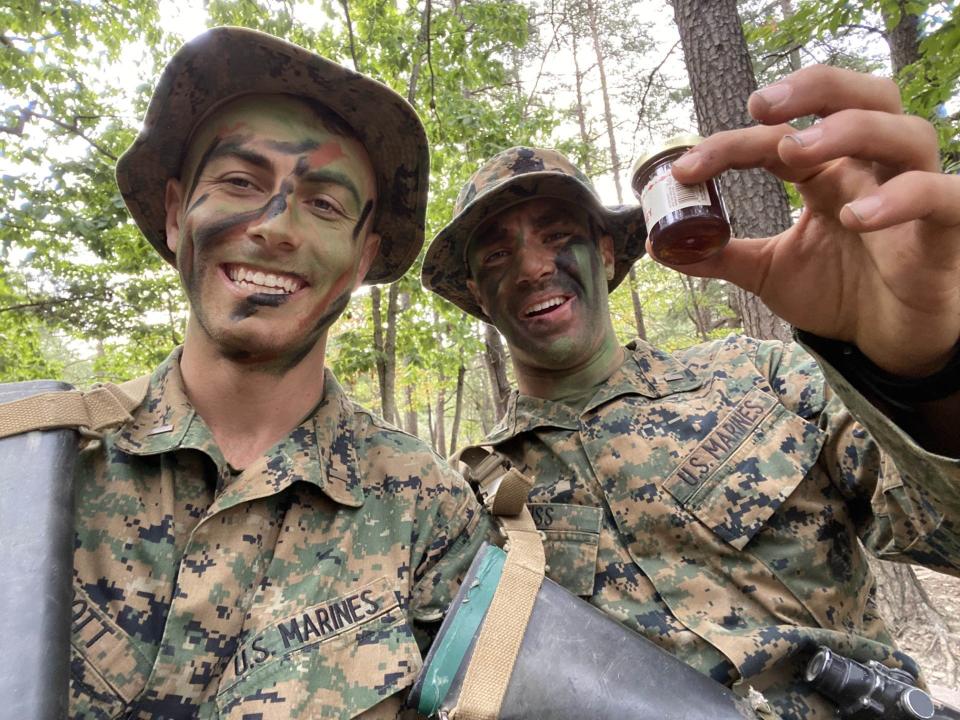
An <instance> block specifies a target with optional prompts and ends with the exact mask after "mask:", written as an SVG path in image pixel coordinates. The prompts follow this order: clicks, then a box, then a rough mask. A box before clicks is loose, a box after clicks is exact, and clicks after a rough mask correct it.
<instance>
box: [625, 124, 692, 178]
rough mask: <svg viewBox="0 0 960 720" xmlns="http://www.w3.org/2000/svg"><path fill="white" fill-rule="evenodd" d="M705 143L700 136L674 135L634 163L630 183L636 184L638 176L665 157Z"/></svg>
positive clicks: (653, 147) (653, 146) (651, 148)
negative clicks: (678, 150) (675, 151)
mask: <svg viewBox="0 0 960 720" xmlns="http://www.w3.org/2000/svg"><path fill="white" fill-rule="evenodd" d="M701 142H703V138H702V137H700V136H699V135H692V134H685V135H674V136H673V137H672V138H668V139H667V140H664V141H663V142H661V143H658V144H656V145H652V146H651V147H650V148H649V149H648V150H647V152H645V153H644V154H643V155H641V156H640V157H638V158H637V160H636V162H634V163H633V169H631V170H630V181H631V182H634V181H635V180H636V179H637V175H639V174H641V173H642V172H644V171H645V170H647V169H648V168H649V167H650V166H651V165H652V164H653V163H655V162H656V161H657V160H659V159H660V158H662V157H663V156H664V155H667V154H669V153H671V152H673V151H674V150H677V149H683V150H686V149H688V148H692V147H693V146H694V145H698V144H700V143H701Z"/></svg>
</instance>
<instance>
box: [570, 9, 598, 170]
mask: <svg viewBox="0 0 960 720" xmlns="http://www.w3.org/2000/svg"><path fill="white" fill-rule="evenodd" d="M570 43H571V45H572V47H571V49H572V50H573V71H574V74H573V79H574V86H575V87H576V91H577V105H576V113H577V125H578V126H579V128H580V144H581V145H582V146H583V171H584V172H585V173H586V174H587V177H589V178H592V177H593V159H592V157H591V155H590V145H591V144H592V143H591V141H590V133H589V132H587V112H586V106H585V104H584V102H583V76H584V74H585V73H582V72H580V56H579V54H578V51H579V45H580V43H579V35H578V34H577V23H576V22H571V23H570Z"/></svg>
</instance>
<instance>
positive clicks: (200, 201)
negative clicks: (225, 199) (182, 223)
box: [186, 193, 210, 215]
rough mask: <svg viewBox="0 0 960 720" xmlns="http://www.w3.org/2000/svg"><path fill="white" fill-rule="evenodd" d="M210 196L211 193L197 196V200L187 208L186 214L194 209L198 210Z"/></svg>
mask: <svg viewBox="0 0 960 720" xmlns="http://www.w3.org/2000/svg"><path fill="white" fill-rule="evenodd" d="M208 197H210V193H204V194H203V195H201V196H200V197H198V198H197V201H196V202H195V203H194V204H193V205H191V206H190V207H189V208H188V209H187V212H186V215H189V214H190V213H192V212H193V211H194V210H196V209H197V208H198V207H200V206H201V205H203V203H205V202H206V201H207V198H208Z"/></svg>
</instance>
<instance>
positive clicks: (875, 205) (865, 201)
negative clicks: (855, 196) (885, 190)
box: [844, 195, 883, 223]
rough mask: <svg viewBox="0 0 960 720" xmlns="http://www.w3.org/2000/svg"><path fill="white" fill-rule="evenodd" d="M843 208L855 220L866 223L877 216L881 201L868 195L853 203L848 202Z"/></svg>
mask: <svg viewBox="0 0 960 720" xmlns="http://www.w3.org/2000/svg"><path fill="white" fill-rule="evenodd" d="M844 207H845V208H846V209H847V210H849V211H850V212H852V213H853V214H854V215H856V216H857V220H859V221H860V222H862V223H865V222H868V221H869V220H870V218H872V217H873V216H874V215H876V214H877V212H878V211H879V210H880V208H881V207H883V200H882V199H881V198H880V197H878V196H877V195H870V196H868V197H865V198H860V199H859V200H854V201H853V202H848V203H847V204H846V205H844Z"/></svg>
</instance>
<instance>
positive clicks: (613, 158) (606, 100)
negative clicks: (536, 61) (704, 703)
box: [573, 0, 647, 340]
mask: <svg viewBox="0 0 960 720" xmlns="http://www.w3.org/2000/svg"><path fill="white" fill-rule="evenodd" d="M587 17H588V18H589V24H590V35H591V38H592V39H593V50H594V54H595V55H596V58H597V70H598V71H599V73H600V89H601V91H602V95H603V121H604V124H605V125H606V128H607V142H608V143H609V146H610V162H611V164H612V165H613V184H614V187H616V189H617V203H618V204H620V205H623V188H622V187H621V185H620V153H619V152H618V151H617V139H616V135H615V134H614V131H613V111H612V110H611V108H610V93H609V91H608V88H607V71H606V66H605V63H604V53H603V45H602V44H601V43H600V30H599V20H598V18H597V9H596V6H595V5H594V3H593V1H592V0H589V1H588V2H587ZM576 39H577V35H576V30H575V29H574V30H573V40H574V46H573V51H574V60H575V63H574V64H575V66H576V69H577V110H578V113H577V114H578V119H579V121H580V141H581V142H582V143H584V145H585V146H589V144H590V138H589V136H588V134H587V125H586V121H585V111H584V108H583V100H582V96H581V88H580V84H581V77H580V68H579V66H578V65H577V63H576V52H577V45H576ZM585 169H586V171H587V175H588V176H592V172H593V169H592V168H591V167H589V165H588V167H587V168H585ZM628 282H629V283H630V300H631V302H632V303H633V320H634V324H635V326H636V329H637V337H639V338H641V339H643V340H646V339H647V329H646V326H645V324H644V322H643V305H642V304H641V302H640V295H639V293H638V292H637V274H636V273H635V272H634V270H633V268H632V267H631V268H630V277H629V279H628Z"/></svg>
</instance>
